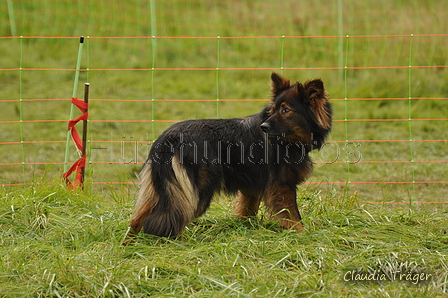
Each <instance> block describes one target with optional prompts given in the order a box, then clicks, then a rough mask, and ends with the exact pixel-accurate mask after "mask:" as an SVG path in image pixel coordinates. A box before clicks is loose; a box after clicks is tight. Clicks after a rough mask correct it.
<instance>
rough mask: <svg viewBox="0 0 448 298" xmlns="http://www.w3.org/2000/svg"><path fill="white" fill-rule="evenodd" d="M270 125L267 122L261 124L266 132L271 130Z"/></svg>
mask: <svg viewBox="0 0 448 298" xmlns="http://www.w3.org/2000/svg"><path fill="white" fill-rule="evenodd" d="M269 128H270V126H269V124H267V123H266V122H265V123H263V124H261V130H262V131H264V132H267V131H268V130H269Z"/></svg>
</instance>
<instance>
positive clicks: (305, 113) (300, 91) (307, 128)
mask: <svg viewBox="0 0 448 298" xmlns="http://www.w3.org/2000/svg"><path fill="white" fill-rule="evenodd" d="M271 91H272V102H271V103H270V104H269V105H268V106H267V107H266V109H265V112H266V116H265V117H266V118H267V119H266V120H265V121H264V122H263V123H262V124H261V129H262V131H263V132H265V133H266V134H268V135H269V136H271V137H280V138H283V139H285V140H286V141H288V142H292V143H302V144H307V145H309V146H312V147H313V148H320V147H322V145H323V143H324V141H325V137H326V136H327V134H328V133H329V132H330V130H331V119H332V109H331V104H330V103H329V101H328V94H327V92H326V91H325V88H324V83H323V82H322V81H321V80H320V79H315V80H312V81H307V82H305V84H301V83H299V82H297V83H294V84H293V85H291V84H290V81H289V80H288V79H286V78H284V77H282V76H280V75H279V74H277V73H272V75H271Z"/></svg>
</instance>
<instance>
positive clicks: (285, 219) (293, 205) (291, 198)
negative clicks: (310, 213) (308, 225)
mask: <svg viewBox="0 0 448 298" xmlns="http://www.w3.org/2000/svg"><path fill="white" fill-rule="evenodd" d="M264 201H265V204H266V206H267V207H268V208H269V209H270V210H271V212H272V214H273V217H274V218H275V219H277V220H278V224H279V225H281V226H283V227H285V228H287V229H294V230H297V231H298V232H303V231H304V230H303V225H302V223H301V219H302V218H301V217H300V213H299V209H298V208H297V202H296V190H295V188H291V187H289V186H284V185H275V186H273V187H270V188H269V189H268V190H267V191H266V193H265V196H264Z"/></svg>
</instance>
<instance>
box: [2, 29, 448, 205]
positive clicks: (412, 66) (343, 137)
mask: <svg viewBox="0 0 448 298" xmlns="http://www.w3.org/2000/svg"><path fill="white" fill-rule="evenodd" d="M423 37H424V38H426V37H439V38H445V37H448V34H398V35H336V36H253V37H239V36H233V37H231V36H227V37H226V36H211V37H172V36H165V37H164V36H141V37H132V36H125V37H101V36H97V37H95V36H90V37H86V40H87V51H88V53H87V65H83V67H79V68H63V67H61V68H58V67H43V68H39V67H32V66H29V65H26V67H23V66H24V65H22V57H21V59H20V67H7V68H0V71H3V72H19V73H20V78H19V81H20V95H19V99H13V98H5V99H0V104H1V103H19V104H20V116H19V118H20V119H19V120H15V119H13V118H12V119H8V118H7V119H4V120H1V121H0V124H4V125H17V124H19V125H20V126H21V129H22V126H23V125H25V124H28V125H30V124H39V123H55V124H57V123H64V122H67V121H68V120H67V119H24V118H23V116H22V111H23V110H26V109H27V108H28V107H27V106H25V105H24V103H51V102H66V101H70V99H68V98H23V94H22V88H23V86H22V85H23V83H24V81H23V79H22V76H23V74H26V73H27V72H28V73H29V72H33V71H47V72H59V71H61V72H62V71H66V72H77V71H78V72H82V73H84V74H85V75H86V76H89V74H94V73H95V72H101V71H107V72H122V71H146V72H150V73H151V74H150V76H149V77H151V83H150V85H151V92H150V93H151V94H150V97H151V98H149V99H148V98H147V99H124V98H97V99H91V100H90V101H91V102H98V103H131V102H132V103H138V102H140V103H144V104H146V103H149V104H151V119H148V120H139V119H129V118H130V117H127V118H128V119H116V120H114V119H92V120H89V122H91V123H93V124H95V123H98V124H107V123H117V124H119V123H131V124H132V123H135V124H138V123H143V124H144V123H150V124H151V125H152V126H151V133H152V138H148V140H146V141H143V140H135V141H134V140H112V139H111V140H104V136H103V137H102V138H103V139H95V140H93V139H92V140H89V144H90V147H91V150H92V149H104V148H92V147H93V145H94V144H111V145H112V144H121V145H132V144H136V145H150V144H152V142H153V141H154V139H155V137H154V131H155V130H154V124H169V123H176V122H179V121H181V120H179V119H175V117H173V118H171V117H170V118H171V119H156V117H155V114H154V111H155V110H157V108H158V107H157V104H158V103H174V104H176V103H179V104H182V103H194V102H199V103H216V116H217V117H219V109H220V103H221V102H240V103H244V102H245V103H251V102H254V103H255V102H267V101H268V99H264V98H224V99H221V98H220V92H221V90H220V85H219V82H220V81H222V80H223V79H222V77H221V74H225V72H226V71H254V70H256V71H267V70H269V71H288V70H289V71H293V70H297V71H299V70H300V71H316V70H319V71H320V70H322V71H324V70H330V71H333V70H334V71H338V72H342V73H343V82H344V93H345V94H344V96H338V98H334V99H331V101H333V102H334V103H340V104H341V106H342V107H343V109H345V111H344V113H340V114H339V116H338V118H336V119H334V120H333V121H334V122H335V123H336V124H342V123H343V124H344V133H340V136H339V139H335V140H330V141H328V143H329V144H341V145H343V144H348V143H366V144H374V143H379V144H382V143H390V144H396V145H400V144H403V145H404V146H408V147H407V150H408V151H409V154H408V155H409V159H406V160H403V157H401V159H398V158H397V159H398V160H391V158H393V157H389V158H387V157H385V158H384V159H385V160H359V161H357V162H356V164H360V165H375V164H378V165H381V164H384V165H387V164H403V165H409V168H410V169H411V171H410V172H411V176H412V177H410V178H409V177H407V178H406V179H408V180H410V181H404V180H405V179H401V178H402V177H398V178H397V177H395V178H391V179H395V180H397V181H379V179H377V181H360V180H359V179H356V175H355V173H354V171H353V169H354V168H353V164H354V162H348V161H334V162H325V161H316V162H315V163H316V164H328V163H331V164H335V165H344V164H346V167H347V168H346V173H347V180H346V181H328V182H307V183H306V184H316V183H325V184H334V185H342V186H343V185H346V184H353V185H372V184H384V185H412V187H414V186H415V185H421V186H424V185H446V184H448V181H445V179H443V178H440V181H439V180H435V179H434V177H433V178H429V179H428V181H423V180H422V179H420V178H418V177H416V173H415V172H416V171H415V165H416V164H428V165H429V164H431V165H444V164H445V163H447V162H448V160H444V157H442V156H441V157H438V156H432V157H433V158H432V159H433V160H431V157H430V158H424V157H423V158H419V157H418V156H417V157H416V155H415V146H416V144H429V143H431V144H434V145H436V144H437V145H438V144H442V143H445V142H448V139H446V137H445V136H440V137H438V136H434V135H430V136H431V138H430V139H424V140H422V139H419V138H421V137H420V136H418V137H417V135H416V132H418V129H416V128H413V127H412V125H413V124H414V123H431V122H435V121H440V122H442V121H443V122H444V121H448V118H446V117H428V115H421V116H420V117H418V116H419V115H418V113H414V112H413V109H414V100H430V101H437V102H439V101H440V102H443V101H446V100H447V99H448V97H444V96H424V95H423V96H421V95H420V96H416V97H413V94H412V85H413V82H412V81H411V78H412V76H413V72H414V71H418V70H435V71H440V72H442V71H445V70H446V68H448V65H441V63H432V62H430V63H428V62H426V61H424V62H423V63H422V62H421V61H419V62H420V64H419V63H415V61H413V57H415V55H416V54H415V49H414V52H413V43H414V42H415V39H416V38H423ZM365 38H373V39H377V40H378V39H381V38H409V45H408V47H409V50H408V51H404V52H406V53H407V55H408V60H409V61H407V62H408V63H406V62H402V63H397V64H400V65H387V63H383V64H384V65H380V66H373V65H369V63H366V65H356V64H353V65H352V64H350V63H349V61H348V58H349V55H350V57H351V55H354V53H350V52H349V50H350V49H351V44H350V43H351V42H352V41H353V40H355V39H365ZM0 39H4V40H6V39H19V40H20V41H21V44H20V55H21V56H22V55H23V45H22V41H23V40H27V39H52V40H54V39H79V37H45V36H12V37H0ZM107 39H110V40H116V39H123V40H129V39H146V40H150V41H151V40H155V39H159V40H168V39H174V40H184V39H185V40H187V39H188V40H200V39H204V40H215V41H216V46H217V50H216V52H217V56H216V57H215V58H216V62H215V63H214V64H216V67H155V62H156V55H155V51H154V48H152V50H153V51H152V54H151V57H150V59H149V62H150V64H151V65H152V67H145V68H135V67H118V68H117V67H113V68H104V67H101V66H100V67H90V66H92V62H91V61H90V56H89V54H90V52H89V43H88V41H89V40H91V41H92V40H107ZM243 39H244V40H257V39H258V40H260V39H278V40H280V41H281V45H280V44H279V45H278V48H279V52H281V53H280V57H279V58H280V59H279V63H278V64H280V65H279V66H276V67H222V65H221V64H222V63H221V58H222V57H221V56H222V55H224V54H223V53H225V49H223V46H222V42H221V41H222V40H243ZM292 39H301V40H304V39H318V40H320V39H342V40H343V41H344V42H345V45H346V49H345V61H344V63H343V65H342V64H341V65H331V63H330V65H329V66H317V67H288V66H286V67H285V66H284V55H285V53H284V52H285V47H286V43H285V40H292ZM406 41H407V39H406ZM152 46H153V47H154V44H153V45H152ZM149 48H151V46H149ZM159 48H160V46H159ZM355 54H356V53H355ZM419 57H420V56H419ZM403 61H404V60H403ZM425 62H426V63H425ZM335 63H336V62H335ZM403 64H407V65H403ZM93 66H95V65H93ZM125 66H126V65H125ZM238 66H239V65H238ZM358 70H367V71H369V70H372V71H376V70H407V73H408V75H407V77H408V78H407V80H408V82H407V84H408V85H407V88H408V89H409V90H408V95H409V96H407V97H406V96H391V97H384V96H382V97H365V98H364V97H359V96H356V97H350V96H348V89H349V87H348V86H347V82H348V79H347V73H348V71H358ZM164 71H185V72H190V71H191V72H194V71H206V72H210V73H213V72H215V76H214V83H215V87H214V88H215V90H213V89H210V94H213V93H216V96H210V95H208V96H209V98H208V99H194V100H192V99H181V98H168V99H163V98H157V97H158V96H157V94H156V93H155V92H154V78H155V73H156V72H164ZM403 84H406V82H403ZM193 88H194V87H193ZM212 88H213V87H212ZM67 95H68V94H67ZM374 101H384V102H403V103H407V107H406V109H407V111H406V112H407V113H402V114H403V115H401V114H400V115H398V116H397V117H391V118H388V117H385V116H381V115H379V116H378V118H375V117H374V116H375V114H373V117H366V118H362V117H353V116H349V114H348V113H349V107H350V105H351V104H356V103H362V102H374ZM210 109H211V107H210ZM403 111H404V109H403ZM401 116H402V117H401ZM406 116H407V117H406ZM414 116H415V117H416V118H413V117H414ZM167 118H168V117H167ZM374 122H376V123H382V122H384V123H406V122H407V123H408V131H407V134H405V135H403V138H407V139H385V140H381V139H380V138H381V137H379V138H378V139H359V137H353V136H351V132H352V130H353V128H349V126H348V125H349V124H350V123H374ZM378 125H380V124H378ZM65 143H66V142H65V141H61V140H54V141H50V140H29V137H27V138H23V136H21V138H20V141H7V140H6V141H1V142H0V145H4V146H8V145H21V146H22V151H23V154H22V157H21V158H22V161H21V162H14V161H11V162H3V163H0V166H20V167H24V166H38V165H43V166H45V165H66V164H67V163H66V162H58V161H52V162H38V161H30V160H28V159H26V158H25V154H24V152H25V149H24V147H23V146H24V145H43V144H56V145H58V144H65ZM28 152H29V151H27V152H26V153H27V154H29V153H28ZM27 156H28V155H27ZM415 159H417V160H415ZM69 163H71V162H69ZM142 163H143V162H140V161H137V160H135V162H124V161H113V160H112V159H111V160H110V161H97V160H91V161H88V164H89V165H98V166H99V165H125V164H139V165H141V164H142ZM24 175H25V174H24ZM340 180H344V179H340ZM352 180H355V181H352ZM107 183H109V184H124V185H126V184H134V182H122V181H96V180H93V181H92V184H107ZM25 184H26V183H22V184H17V183H5V184H0V185H2V186H14V185H25ZM412 192H413V193H414V194H415V190H413V191H412ZM370 203H377V202H370ZM381 203H384V202H381ZM397 203H403V202H397ZM417 203H418V202H417ZM423 203H431V202H423ZM433 203H447V202H433Z"/></svg>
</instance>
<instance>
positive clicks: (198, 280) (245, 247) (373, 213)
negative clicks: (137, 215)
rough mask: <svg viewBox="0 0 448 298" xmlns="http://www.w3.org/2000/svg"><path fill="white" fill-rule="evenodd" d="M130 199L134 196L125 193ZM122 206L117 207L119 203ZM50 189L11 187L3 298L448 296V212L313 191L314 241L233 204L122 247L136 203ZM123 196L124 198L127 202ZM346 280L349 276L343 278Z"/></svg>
mask: <svg viewBox="0 0 448 298" xmlns="http://www.w3.org/2000/svg"><path fill="white" fill-rule="evenodd" d="M123 191H124V192H126V190H123ZM115 195H116V196H117V198H118V199H116V200H115V201H114V200H113V198H114V197H115ZM115 195H114V194H113V195H112V198H111V199H110V200H105V199H104V194H101V193H96V192H95V191H93V190H85V191H84V192H70V191H67V190H66V187H65V185H60V184H58V183H50V184H47V185H46V186H45V185H33V186H31V187H29V188H17V189H2V191H1V200H2V204H1V207H0V223H1V226H2V230H1V232H0V243H1V246H0V251H1V254H2V258H1V261H0V289H1V293H2V296H5V297H148V296H151V297H187V296H191V297H228V296H230V297H302V296H303V297H309V296H317V297H328V296H334V297H342V296H345V297H347V296H350V297H351V296H357V297H366V296H369V297H390V296H394V297H400V296H410V297H437V296H440V297H442V296H443V293H445V294H446V292H447V281H446V280H447V277H448V276H447V272H448V268H447V264H446V254H447V243H448V242H447V241H448V238H447V228H446V227H447V226H448V225H447V224H448V222H447V216H446V215H447V214H446V209H443V208H436V209H435V210H434V209H433V210H421V209H420V208H415V207H412V206H411V207H405V208H401V207H391V206H385V205H364V204H362V203H360V202H358V198H357V194H350V193H347V194H343V193H340V192H336V191H334V190H328V191H320V190H309V191H304V192H302V193H301V197H302V199H299V205H301V207H302V208H301V210H302V214H303V215H304V223H305V225H306V232H304V233H303V234H297V233H295V232H292V231H286V230H283V229H281V228H279V227H278V226H277V225H275V223H274V222H272V221H271V220H270V219H269V217H268V216H267V214H266V213H265V212H264V210H263V211H262V213H261V215H260V216H259V217H258V218H257V219H256V220H253V221H251V222H249V223H243V222H241V221H239V220H237V219H234V218H232V217H231V216H230V215H229V214H230V211H231V205H230V204H229V203H228V201H227V199H226V198H221V199H218V200H217V202H216V203H215V204H214V205H213V206H212V208H211V210H210V212H209V213H208V214H207V215H206V216H204V217H201V218H199V219H197V220H196V221H195V222H194V223H193V224H191V225H190V226H189V227H188V229H187V230H186V231H185V233H184V235H183V240H181V241H180V240H168V239H161V238H157V237H154V238H152V237H138V238H137V239H136V242H135V243H134V244H133V245H131V246H122V245H121V241H122V239H123V237H124V235H125V231H126V228H127V224H128V219H129V216H130V211H131V209H132V198H131V197H129V196H126V195H125V196H123V195H122V194H115ZM123 198H124V199H123ZM377 268H381V269H382V270H384V272H393V271H394V270H400V268H401V270H403V272H405V270H406V269H407V268H413V270H414V271H416V272H417V271H418V272H422V273H426V274H431V278H430V279H429V280H428V281H426V282H421V283H418V284H415V285H414V284H412V282H406V281H399V280H398V281H386V282H381V283H379V282H357V283H351V282H347V281H344V275H345V274H346V272H348V271H351V270H355V269H357V270H366V271H368V270H375V269H377ZM346 279H347V278H346Z"/></svg>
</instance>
